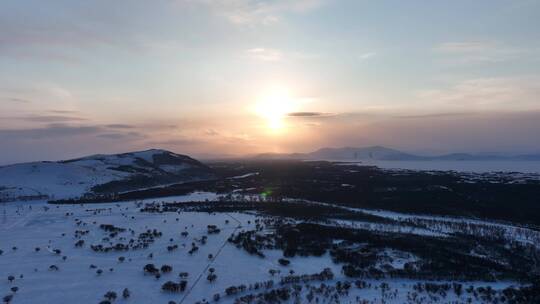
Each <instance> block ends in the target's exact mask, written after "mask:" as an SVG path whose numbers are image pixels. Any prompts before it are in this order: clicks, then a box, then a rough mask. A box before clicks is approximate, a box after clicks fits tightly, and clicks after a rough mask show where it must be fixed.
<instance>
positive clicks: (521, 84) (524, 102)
mask: <svg viewBox="0 0 540 304" xmlns="http://www.w3.org/2000/svg"><path fill="white" fill-rule="evenodd" d="M418 96H419V98H420V99H422V100H424V101H426V102H429V103H435V104H439V105H441V104H442V105H447V106H448V105H451V106H463V107H466V108H468V109H473V108H483V109H487V110H501V109H508V110H514V111H515V110H528V109H538V108H540V104H539V103H538V96H540V78H538V77H508V78H505V77H493V78H476V79H469V80H464V81H462V82H460V83H457V84H455V85H453V86H450V87H447V88H443V89H431V90H424V91H420V92H419V93H418Z"/></svg>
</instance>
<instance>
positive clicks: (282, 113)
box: [255, 90, 296, 133]
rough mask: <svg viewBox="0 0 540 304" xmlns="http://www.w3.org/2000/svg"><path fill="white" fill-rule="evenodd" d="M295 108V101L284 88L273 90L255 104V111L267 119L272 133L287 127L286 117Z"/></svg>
mask: <svg viewBox="0 0 540 304" xmlns="http://www.w3.org/2000/svg"><path fill="white" fill-rule="evenodd" d="M295 109H296V103H295V101H294V100H293V99H292V98H291V97H290V95H289V94H288V92H287V91H284V90H279V91H278V90H276V91H272V92H271V93H269V94H267V95H265V96H264V97H262V98H261V99H260V100H259V101H258V103H257V104H256V106H255V112H256V113H257V115H259V116H260V117H262V118H264V119H265V120H266V125H267V128H268V130H269V131H271V132H272V133H278V132H282V131H283V130H285V129H286V122H285V118H286V117H287V115H288V113H290V112H293V111H295Z"/></svg>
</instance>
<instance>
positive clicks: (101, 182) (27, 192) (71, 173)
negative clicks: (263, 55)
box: [0, 149, 213, 201]
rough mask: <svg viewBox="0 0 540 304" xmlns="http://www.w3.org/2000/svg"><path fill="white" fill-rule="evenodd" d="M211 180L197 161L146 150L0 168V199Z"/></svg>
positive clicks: (57, 196)
mask: <svg viewBox="0 0 540 304" xmlns="http://www.w3.org/2000/svg"><path fill="white" fill-rule="evenodd" d="M211 178H213V173H212V170H211V169H210V168H208V167H207V166H205V165H203V164H202V163H200V162H199V161H197V160H195V159H193V158H191V157H189V156H186V155H180V154H175V153H172V152H169V151H165V150H155V149H154V150H147V151H139V152H131V153H123V154H113V155H92V156H88V157H83V158H78V159H73V160H66V161H59V162H32V163H23V164H15V165H10V166H4V167H0V201H9V200H15V199H25V198H26V199H30V198H49V199H52V198H55V199H60V198H75V197H80V196H82V195H85V194H105V193H113V192H121V191H128V190H134V189H140V188H145V187H154V186H160V185H165V184H170V183H180V182H186V181H194V180H206V179H211Z"/></svg>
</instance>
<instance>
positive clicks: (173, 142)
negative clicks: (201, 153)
mask: <svg viewBox="0 0 540 304" xmlns="http://www.w3.org/2000/svg"><path fill="white" fill-rule="evenodd" d="M201 143H203V141H201V140H198V139H192V138H174V139H168V140H160V141H150V142H148V144H149V145H151V146H155V145H167V146H188V145H197V144H201Z"/></svg>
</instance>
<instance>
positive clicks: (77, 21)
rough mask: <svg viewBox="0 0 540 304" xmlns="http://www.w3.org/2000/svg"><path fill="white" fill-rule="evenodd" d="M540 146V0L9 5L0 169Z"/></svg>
mask: <svg viewBox="0 0 540 304" xmlns="http://www.w3.org/2000/svg"><path fill="white" fill-rule="evenodd" d="M539 134H540V1H528V0H523V1H518V0H516V1H498V0H486V1H481V0H477V1H470V0H467V1H362V0H341V1H340V0H295V1H285V0H268V1H263V0H167V1H159V0H156V1H119V0H114V1H110V0H108V1H72V0H65V1H61V0H51V1H43V0H36V1H27V0H3V1H1V2H0V164H7V163H13V162H20V161H32V160H49V159H50V160H54V159H65V158H70V157H76V156H82V155H87V154H94V153H115V152H127V151H132V150H140V149H148V148H163V149H169V150H172V151H174V152H177V153H184V154H189V155H193V156H196V157H212V156H222V155H246V154H253V153H261V152H306V151H311V150H315V149H317V148H320V147H327V146H331V147H339V146H368V145H384V146H389V147H392V148H396V149H402V150H405V151H410V152H417V153H418V152H421V153H445V152H502V153H537V152H540V135H539Z"/></svg>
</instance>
